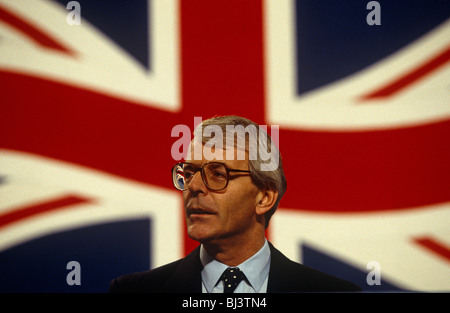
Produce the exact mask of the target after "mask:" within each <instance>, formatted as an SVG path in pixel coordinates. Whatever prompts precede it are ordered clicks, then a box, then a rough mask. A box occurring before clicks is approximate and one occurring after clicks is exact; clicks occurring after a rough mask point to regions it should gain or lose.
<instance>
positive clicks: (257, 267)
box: [200, 240, 270, 292]
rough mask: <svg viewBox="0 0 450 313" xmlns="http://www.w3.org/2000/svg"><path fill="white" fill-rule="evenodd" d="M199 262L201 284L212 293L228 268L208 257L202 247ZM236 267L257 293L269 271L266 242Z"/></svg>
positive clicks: (267, 245) (268, 253)
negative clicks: (201, 267)
mask: <svg viewBox="0 0 450 313" xmlns="http://www.w3.org/2000/svg"><path fill="white" fill-rule="evenodd" d="M200 260H201V262H202V264H203V270H202V281H203V284H204V285H205V288H206V290H207V291H208V292H212V290H213V289H214V287H215V286H216V284H217V283H218V282H219V279H220V276H221V275H222V273H223V271H225V270H226V269H227V268H228V265H226V264H223V263H221V262H219V261H217V260H216V259H214V258H213V257H212V256H210V255H209V254H208V252H206V249H205V248H204V247H203V245H201V247H200ZM237 267H239V269H240V270H241V271H242V272H244V274H245V276H246V277H247V280H248V282H249V283H250V285H251V286H252V288H253V289H254V290H255V292H258V291H259V290H260V289H261V287H262V285H263V283H264V281H265V279H266V278H267V276H268V275H269V270H270V248H269V244H268V243H267V240H265V242H264V245H263V247H262V248H261V249H260V250H259V251H258V252H256V253H255V254H254V255H253V256H252V257H251V258H249V259H247V260H246V261H244V262H243V263H241V264H239V265H238V266H237Z"/></svg>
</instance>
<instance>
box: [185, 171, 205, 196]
mask: <svg viewBox="0 0 450 313" xmlns="http://www.w3.org/2000/svg"><path fill="white" fill-rule="evenodd" d="M188 190H189V191H190V192H192V193H199V192H201V193H206V192H208V188H207V187H206V185H205V183H204V182H203V179H202V173H201V171H198V172H197V173H195V174H194V177H192V179H191V181H190V182H189V184H188Z"/></svg>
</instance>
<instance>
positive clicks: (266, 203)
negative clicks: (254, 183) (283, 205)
mask: <svg viewBox="0 0 450 313" xmlns="http://www.w3.org/2000/svg"><path fill="white" fill-rule="evenodd" d="M277 198H278V191H275V190H260V192H259V193H258V197H257V198H256V200H257V203H256V214H258V215H264V214H266V212H267V211H269V210H270V209H271V208H272V207H273V205H274V204H275V202H276V201H277Z"/></svg>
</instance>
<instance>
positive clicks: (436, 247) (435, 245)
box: [414, 237, 450, 262]
mask: <svg viewBox="0 0 450 313" xmlns="http://www.w3.org/2000/svg"><path fill="white" fill-rule="evenodd" d="M414 242H415V243H416V244H418V245H419V246H421V247H423V248H425V249H427V250H429V251H430V252H432V253H434V254H436V255H438V256H439V257H441V258H443V259H444V260H446V261H447V262H450V249H449V248H448V247H446V246H445V245H444V244H442V243H440V242H439V241H437V240H436V239H434V238H432V237H420V238H414Z"/></svg>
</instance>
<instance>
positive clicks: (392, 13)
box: [295, 0, 450, 94]
mask: <svg viewBox="0 0 450 313" xmlns="http://www.w3.org/2000/svg"><path fill="white" fill-rule="evenodd" d="M368 2H369V1H336V0H321V1H314V0H295V20H296V25H295V28H296V52H297V54H296V59H297V92H298V94H303V93H305V92H308V91H310V90H313V89H316V88H318V87H321V86H324V85H326V84H329V83H331V82H333V81H335V80H338V79H341V78H344V77H346V76H348V75H351V74H353V73H356V72H358V71H360V70H362V69H364V68H366V67H368V66H370V65H372V64H374V63H375V62H377V61H379V60H381V59H383V58H385V57H387V56H389V55H390V54H392V53H394V52H396V51H397V50H399V49H401V48H403V47H405V46H406V45H408V44H409V43H412V42H413V41H415V40H417V39H418V38H419V37H420V36H422V35H424V34H425V33H427V32H428V31H430V30H431V29H433V28H435V27H436V26H437V25H439V24H441V23H442V22H444V21H445V20H446V19H448V18H450V5H449V4H450V3H449V1H442V0H427V1H424V0H408V1H404V0H386V1H383V0H380V1H378V3H379V4H380V8H381V9H380V12H381V25H379V26H378V25H374V26H369V25H368V24H367V22H366V17H367V15H368V14H369V13H370V12H371V10H368V9H367V8H366V6H367V3H368Z"/></svg>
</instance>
